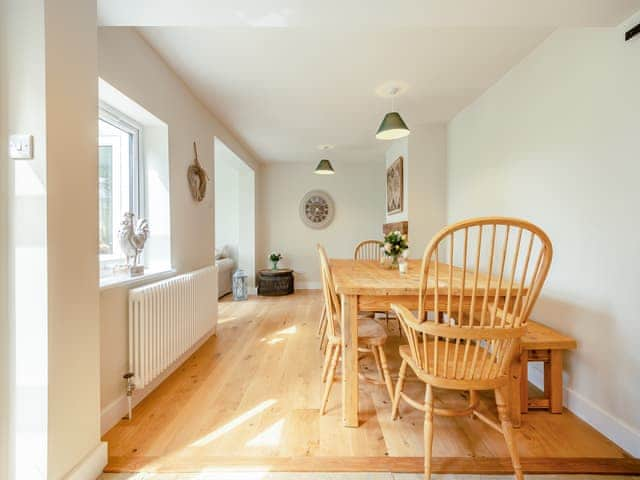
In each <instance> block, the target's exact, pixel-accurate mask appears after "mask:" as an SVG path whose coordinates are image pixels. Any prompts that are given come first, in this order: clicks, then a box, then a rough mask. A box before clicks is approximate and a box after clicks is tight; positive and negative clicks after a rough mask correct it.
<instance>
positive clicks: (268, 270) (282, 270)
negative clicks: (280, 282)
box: [258, 268, 293, 276]
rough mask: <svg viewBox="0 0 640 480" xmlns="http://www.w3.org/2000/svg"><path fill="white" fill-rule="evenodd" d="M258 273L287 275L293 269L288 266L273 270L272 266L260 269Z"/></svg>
mask: <svg viewBox="0 0 640 480" xmlns="http://www.w3.org/2000/svg"><path fill="white" fill-rule="evenodd" d="M258 273H259V274H260V275H272V276H278V275H289V274H291V273H293V270H291V269H290V268H277V269H275V270H274V269H273V268H265V269H264V270H260V271H259V272H258Z"/></svg>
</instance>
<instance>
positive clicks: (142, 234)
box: [118, 212, 149, 276]
mask: <svg viewBox="0 0 640 480" xmlns="http://www.w3.org/2000/svg"><path fill="white" fill-rule="evenodd" d="M118 238H119V240H120V249H121V250H122V253H123V254H124V256H125V257H126V259H127V267H128V268H129V274H130V275H131V276H136V275H142V274H143V273H144V265H138V262H140V255H141V254H142V251H143V250H144V244H145V243H146V242H147V239H148V238H149V222H147V219H146V218H141V219H139V220H137V221H136V215H135V214H134V213H131V212H127V213H125V214H124V216H123V218H122V221H121V222H120V230H119V231H118Z"/></svg>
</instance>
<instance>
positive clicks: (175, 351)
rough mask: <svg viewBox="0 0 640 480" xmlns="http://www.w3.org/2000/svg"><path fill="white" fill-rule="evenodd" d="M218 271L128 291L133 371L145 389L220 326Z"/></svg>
mask: <svg viewBox="0 0 640 480" xmlns="http://www.w3.org/2000/svg"><path fill="white" fill-rule="evenodd" d="M215 288H216V269H215V267H214V266H210V267H205V268H202V269H200V270H196V271H194V272H190V273H186V274H184V275H178V276H176V277H172V278H169V279H167V280H162V281H160V282H157V283H152V284H149V285H145V286H143V287H140V288H134V289H132V290H130V291H129V369H130V370H129V371H130V372H133V374H134V379H135V384H136V388H144V387H145V386H146V385H148V384H149V383H151V381H153V379H154V378H156V377H157V376H158V375H160V374H161V373H162V372H163V371H164V370H165V369H167V368H168V367H169V366H170V365H171V364H172V363H173V362H175V361H176V360H177V359H178V358H180V356H181V355H182V354H184V353H185V352H186V351H187V350H189V348H191V347H192V346H193V345H194V344H195V343H196V342H197V341H198V340H200V339H201V338H202V337H203V335H205V334H206V333H207V332H209V331H211V330H212V329H213V328H215V324H216V309H217V295H216V291H215Z"/></svg>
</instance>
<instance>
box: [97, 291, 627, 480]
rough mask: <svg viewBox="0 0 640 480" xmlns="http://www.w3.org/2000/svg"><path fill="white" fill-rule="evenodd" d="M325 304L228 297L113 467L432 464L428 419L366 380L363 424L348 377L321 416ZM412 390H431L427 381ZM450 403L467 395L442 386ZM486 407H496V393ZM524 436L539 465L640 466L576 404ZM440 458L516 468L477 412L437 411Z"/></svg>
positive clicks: (459, 468) (475, 469)
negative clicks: (355, 419) (347, 391)
mask: <svg viewBox="0 0 640 480" xmlns="http://www.w3.org/2000/svg"><path fill="white" fill-rule="evenodd" d="M320 308H321V297H320V294H319V292H304V293H296V294H295V295H292V296H287V297H272V298H269V297H251V298H250V300H249V301H247V302H238V303H234V302H231V301H229V300H223V301H222V302H221V304H220V316H219V325H218V331H217V335H216V336H215V337H212V338H211V339H209V340H208V341H207V342H206V343H205V344H204V345H203V346H202V347H201V348H200V349H199V350H198V351H197V352H196V353H194V354H193V356H191V357H190V358H189V359H188V360H187V361H186V362H185V363H184V364H183V365H182V366H181V367H180V368H179V369H178V370H177V371H176V372H175V373H174V374H173V375H171V376H170V377H169V378H168V379H167V380H166V381H165V382H164V383H163V384H161V385H160V386H159V387H158V388H157V389H156V390H155V391H154V392H153V393H152V394H150V395H149V396H148V397H147V398H146V399H145V400H144V401H143V402H142V403H141V404H140V405H139V406H138V407H136V409H135V410H134V413H133V421H127V420H122V421H121V422H119V423H118V425H116V426H115V427H114V428H113V429H112V430H110V431H109V432H108V433H107V434H106V435H105V436H104V440H105V441H107V442H109V464H108V466H107V468H106V469H105V471H106V472H135V471H149V472H198V471H210V470H216V469H221V470H233V469H239V470H247V469H249V470H251V469H254V468H266V469H268V470H273V471H315V472H318V471H380V472H419V471H421V469H422V458H421V457H422V448H423V443H422V442H423V440H422V418H423V415H422V413H421V412H419V411H416V410H413V409H411V408H410V407H409V406H408V405H406V404H404V405H402V406H401V410H400V414H401V418H400V419H399V420H397V421H395V422H393V421H391V420H390V402H389V399H388V397H387V394H386V391H385V390H384V389H383V388H382V387H380V386H376V385H371V384H364V385H361V396H360V410H361V414H360V417H361V426H360V427H359V428H344V427H342V422H341V410H340V384H336V385H335V387H334V390H333V392H332V395H331V398H330V400H329V411H328V413H327V414H326V415H325V416H322V417H321V416H320V415H319V413H318V410H319V405H320V392H321V383H320V370H321V362H322V357H321V354H320V352H319V350H318V338H317V337H316V326H317V321H318V317H319V314H320ZM394 327H395V325H394ZM399 342H400V338H399V337H398V336H397V335H393V336H391V337H390V340H389V343H388V344H387V346H386V352H387V355H388V357H389V362H390V368H391V371H392V372H394V373H395V372H397V369H398V364H399V361H398V356H397V346H398V343H399ZM364 365H365V367H368V368H370V369H373V368H374V366H373V363H370V364H367V363H365V364H364ZM405 391H407V392H408V393H410V394H413V395H414V396H415V397H421V396H422V395H423V391H424V385H421V384H420V383H418V382H414V383H410V384H409V385H408V386H407V388H406V389H405ZM438 400H439V401H446V402H447V403H448V404H454V403H457V402H464V401H465V398H464V397H463V396H462V395H458V394H448V395H446V396H445V395H444V393H443V392H438ZM483 404H484V405H485V407H484V408H485V409H486V411H487V412H491V413H492V414H493V412H494V405H493V403H492V400H491V398H490V397H486V398H484V402H483ZM517 441H518V445H519V449H520V454H521V456H522V457H523V459H522V463H523V467H524V469H525V471H527V472H530V473H552V472H553V473H575V472H583V473H623V474H624V473H627V474H628V473H640V463H639V462H638V460H636V459H633V458H630V457H629V456H628V455H626V454H625V452H623V451H622V450H621V449H620V448H619V447H617V446H616V445H615V444H614V443H612V442H610V441H609V440H607V439H606V438H605V437H604V436H602V435H601V434H599V433H598V432H597V431H595V430H594V429H593V428H591V427H590V426H589V425H587V424H586V423H584V422H582V421H581V420H580V419H578V418H577V417H575V416H574V415H572V414H571V413H570V412H565V413H564V414H562V415H552V414H550V413H547V412H543V411H538V412H531V413H529V414H526V415H524V416H523V424H522V428H520V429H519V430H518V431H517ZM433 454H434V467H435V468H434V470H435V471H436V472H440V473H483V474H490V473H491V474H498V473H508V472H509V471H510V463H509V460H508V452H507V450H506V446H505V445H504V441H503V438H502V436H501V435H500V434H499V433H497V432H495V431H494V430H492V429H491V428H489V427H488V426H486V425H485V424H484V423H482V422H479V421H477V420H473V419H470V418H453V419H450V418H441V417H437V418H436V421H435V441H434V450H433Z"/></svg>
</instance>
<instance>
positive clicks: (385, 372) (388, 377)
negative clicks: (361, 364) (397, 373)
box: [378, 346, 393, 402]
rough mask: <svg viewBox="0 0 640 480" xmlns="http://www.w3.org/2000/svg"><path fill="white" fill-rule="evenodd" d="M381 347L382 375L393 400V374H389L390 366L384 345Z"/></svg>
mask: <svg viewBox="0 0 640 480" xmlns="http://www.w3.org/2000/svg"><path fill="white" fill-rule="evenodd" d="M378 348H379V349H380V363H381V365H382V376H383V377H384V383H385V385H386V386H387V392H389V399H390V400H391V401H392V402H393V384H392V383H391V375H389V367H388V365H387V356H386V355H385V353H384V348H383V347H382V346H379V347H378Z"/></svg>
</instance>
